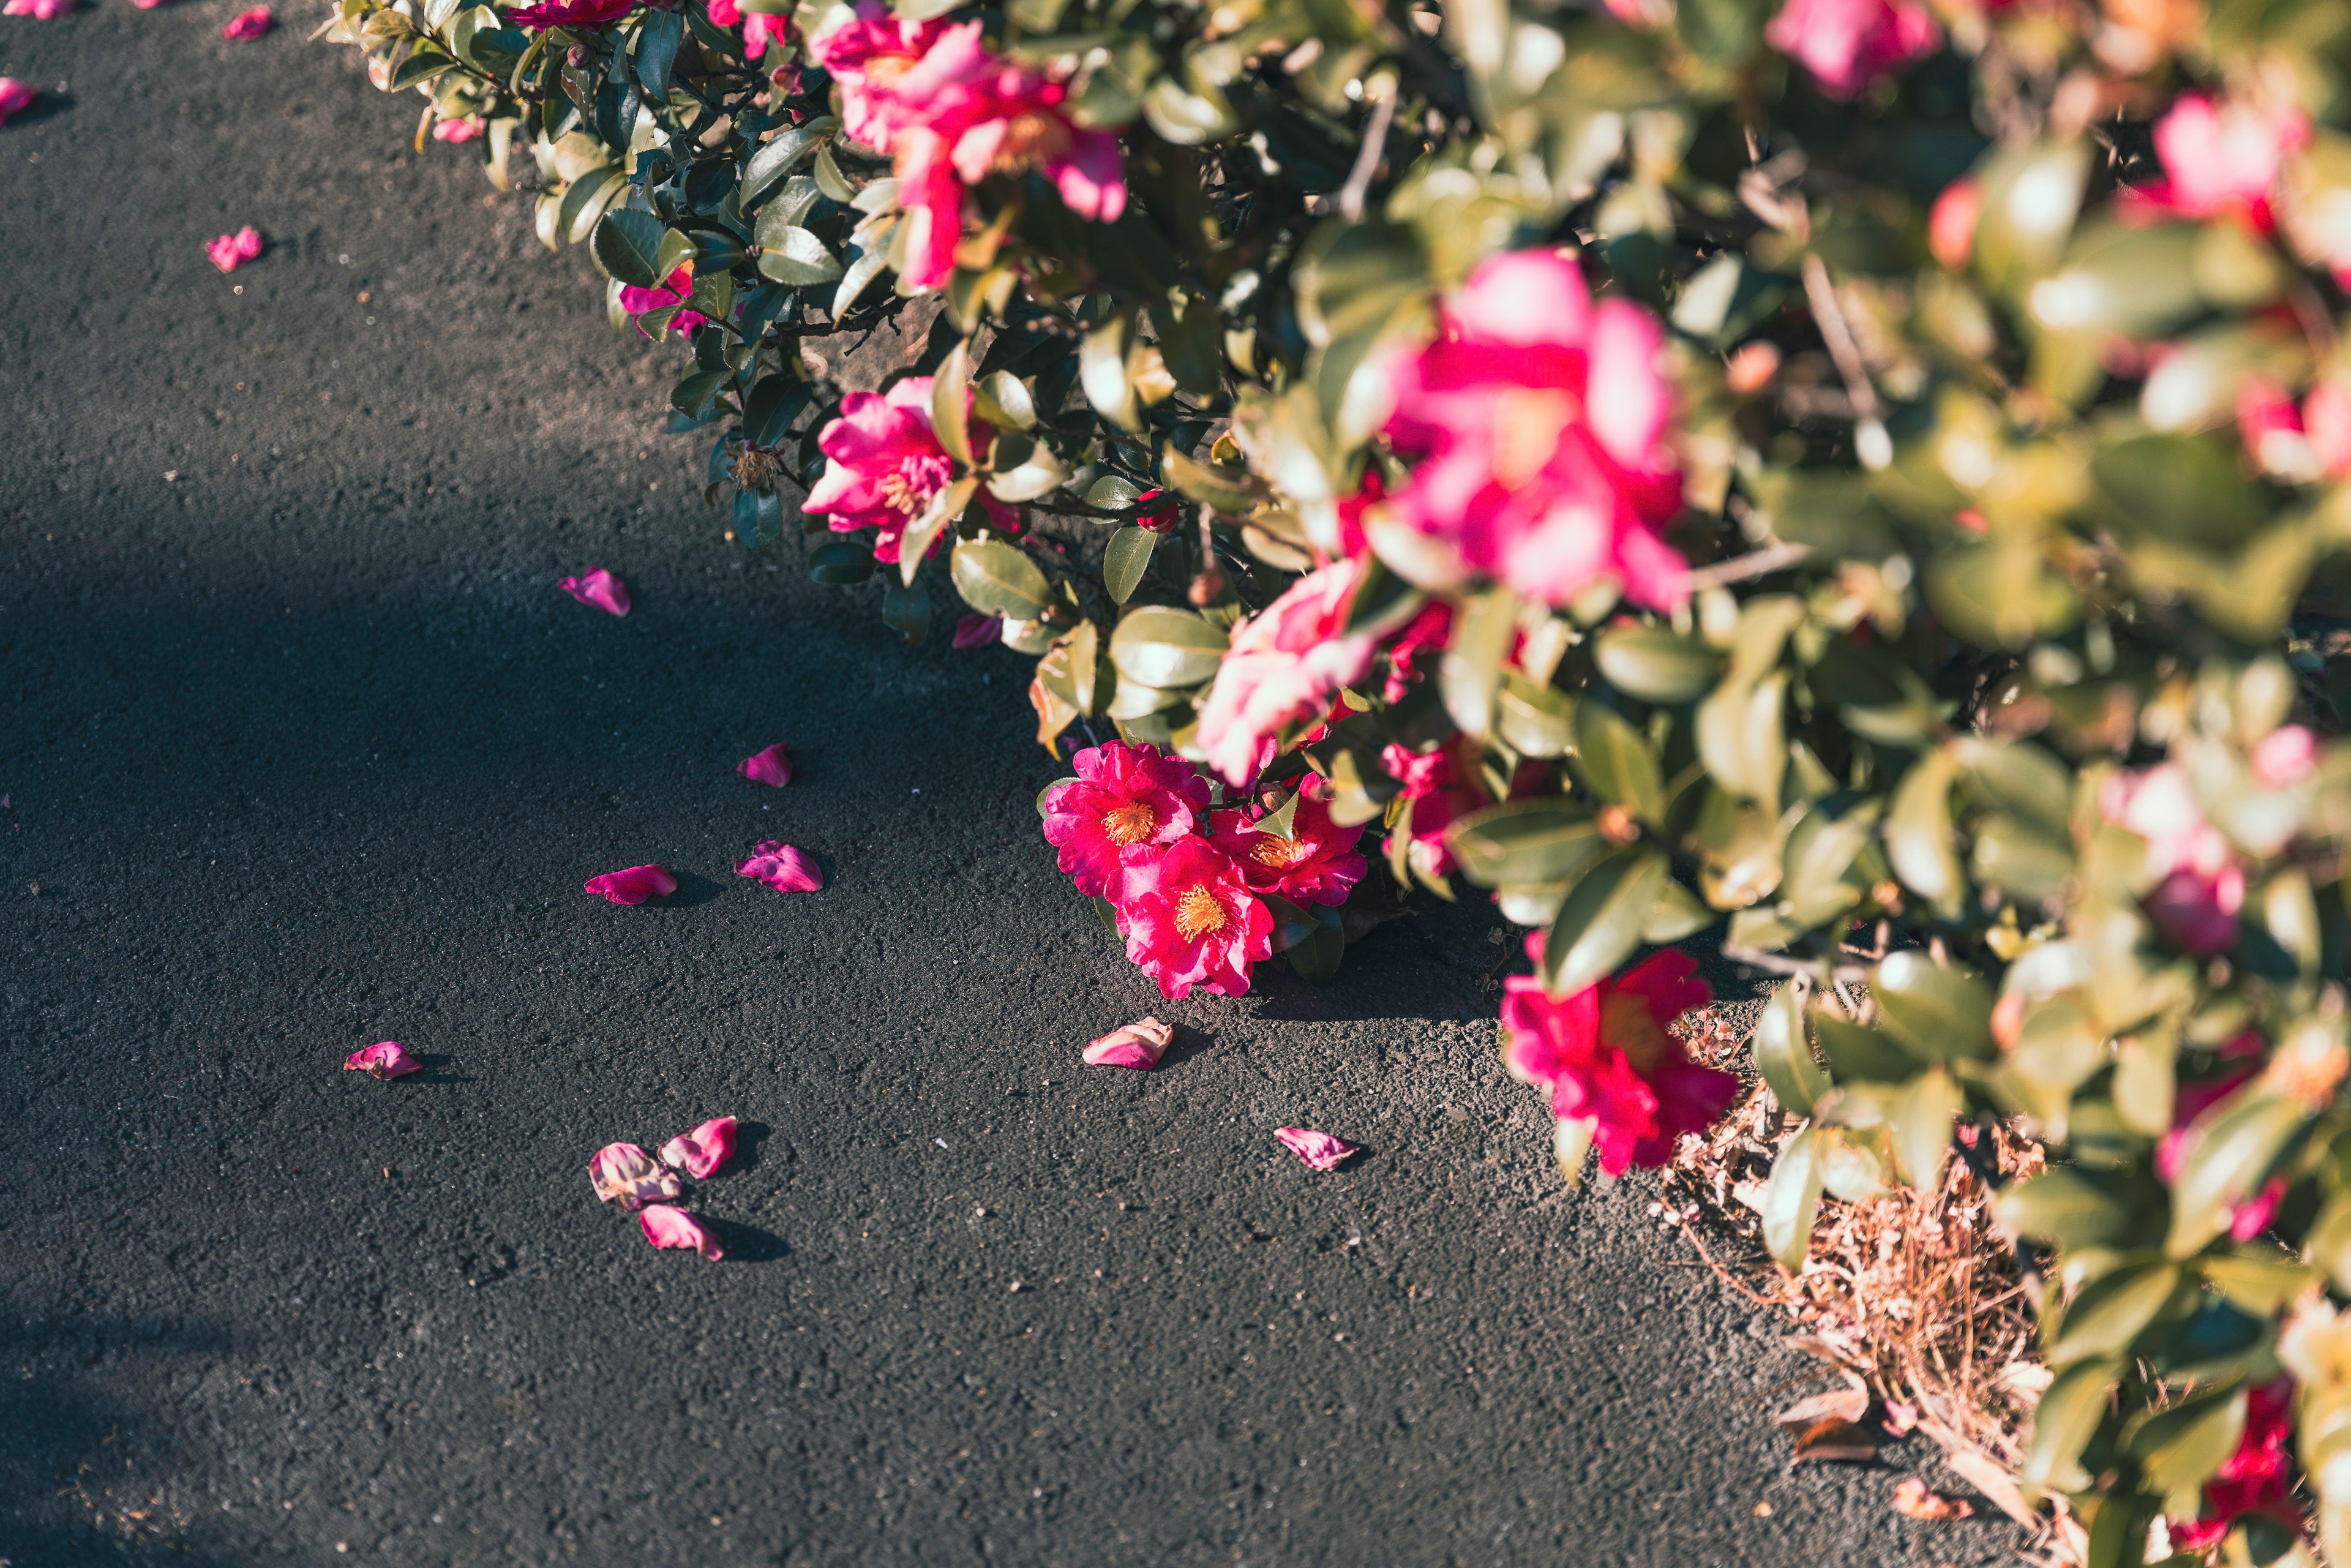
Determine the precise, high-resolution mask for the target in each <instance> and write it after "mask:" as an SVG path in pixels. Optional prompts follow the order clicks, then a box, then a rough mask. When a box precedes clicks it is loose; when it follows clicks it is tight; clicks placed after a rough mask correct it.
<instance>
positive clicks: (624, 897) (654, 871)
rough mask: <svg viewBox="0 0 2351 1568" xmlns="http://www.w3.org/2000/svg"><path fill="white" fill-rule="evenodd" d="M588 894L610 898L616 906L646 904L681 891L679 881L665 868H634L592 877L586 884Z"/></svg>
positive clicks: (646, 866)
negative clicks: (648, 900) (652, 899)
mask: <svg viewBox="0 0 2351 1568" xmlns="http://www.w3.org/2000/svg"><path fill="white" fill-rule="evenodd" d="M585 888H586V891H587V892H590V893H592V894H596V896H598V897H599V898H609V899H611V901H612V902H613V903H615V904H643V902H644V901H645V900H646V899H648V898H667V897H668V896H669V895H670V894H673V893H675V892H676V891H677V878H675V877H674V876H672V875H671V874H670V873H669V870H668V868H667V867H664V866H657V865H632V866H630V867H629V868H627V869H626V870H624V871H608V872H606V873H604V874H603V875H601V876H591V877H590V878H589V879H588V881H587V883H585Z"/></svg>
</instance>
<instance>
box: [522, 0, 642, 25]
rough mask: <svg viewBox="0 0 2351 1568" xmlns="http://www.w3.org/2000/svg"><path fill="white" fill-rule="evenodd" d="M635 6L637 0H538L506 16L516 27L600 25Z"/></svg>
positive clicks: (615, 20) (613, 20)
mask: <svg viewBox="0 0 2351 1568" xmlns="http://www.w3.org/2000/svg"><path fill="white" fill-rule="evenodd" d="M636 8H637V0H540V3H539V4H538V5H526V6H524V7H523V8H522V9H521V10H519V11H509V12H507V14H506V19H507V21H509V22H511V23H513V24H514V25H515V26H517V27H539V28H545V27H601V26H603V25H604V24H605V23H607V22H617V21H619V20H620V19H621V18H622V17H623V16H627V15H628V14H629V13H630V12H632V11H633V10H635V9H636Z"/></svg>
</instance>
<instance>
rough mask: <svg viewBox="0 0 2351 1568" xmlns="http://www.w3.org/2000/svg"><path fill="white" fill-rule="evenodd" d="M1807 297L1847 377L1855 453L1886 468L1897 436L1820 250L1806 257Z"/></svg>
mask: <svg viewBox="0 0 2351 1568" xmlns="http://www.w3.org/2000/svg"><path fill="white" fill-rule="evenodd" d="M1804 298H1805V300H1806V302H1808V303H1809V304H1810V305H1811V306H1812V308H1813V320H1814V321H1815V322H1817V323H1818V324H1819V326H1820V329H1821V340H1822V341H1823V342H1824V343H1826V344H1827V345H1828V350H1829V358H1830V359H1832V360H1834V361H1836V368H1837V374H1838V375H1840V376H1842V377H1844V391H1845V395H1846V396H1847V397H1849V398H1851V399H1853V412H1854V416H1855V418H1854V442H1853V444H1854V455H1855V456H1856V457H1858V458H1860V459H1861V465H1862V466H1863V467H1865V468H1871V469H1876V468H1883V467H1885V466H1886V465H1887V464H1888V463H1890V462H1892V461H1893V460H1894V439H1893V437H1891V436H1889V435H1887V434H1886V421H1885V418H1884V417H1883V414H1882V412H1881V410H1880V409H1879V407H1878V402H1877V388H1876V384H1875V383H1873V382H1871V381H1870V379H1869V366H1868V365H1867V364H1866V363H1865V362H1864V361H1863V360H1862V357H1861V345H1860V344H1858V343H1856V342H1855V341H1854V337H1853V329H1852V328H1851V327H1849V326H1847V325H1846V324H1845V319H1844V307H1842V306H1840V305H1839V304H1838V303H1837V297H1836V286H1835V285H1834V284H1833V283H1831V282H1830V281H1829V269H1828V265H1827V264H1826V263H1825V262H1823V261H1822V260H1821V258H1820V253H1819V252H1817V251H1812V252H1807V253H1806V254H1805V256H1804Z"/></svg>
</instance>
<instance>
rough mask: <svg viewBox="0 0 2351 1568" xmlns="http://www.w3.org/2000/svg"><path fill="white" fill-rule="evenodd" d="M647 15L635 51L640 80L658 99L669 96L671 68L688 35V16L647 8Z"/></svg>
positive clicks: (639, 29)
mask: <svg viewBox="0 0 2351 1568" xmlns="http://www.w3.org/2000/svg"><path fill="white" fill-rule="evenodd" d="M644 17H645V19H644V23H643V26H640V27H639V28H638V29H637V42H636V47H635V49H634V50H633V56H634V58H635V62H636V68H637V80H638V81H639V82H640V83H642V84H643V87H644V89H645V90H646V91H647V92H649V93H651V94H653V98H654V99H655V100H656V101H659V100H660V99H665V98H667V97H668V96H669V73H670V68H671V66H672V65H673V64H674V63H675V62H676V59H677V47H678V45H679V44H680V43H681V42H683V41H684V37H685V18H684V16H682V15H680V14H679V13H678V12H675V11H647V12H646V13H645V14H644Z"/></svg>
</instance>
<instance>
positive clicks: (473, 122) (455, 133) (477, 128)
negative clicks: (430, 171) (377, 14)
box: [433, 114, 642, 330]
mask: <svg viewBox="0 0 2351 1568" xmlns="http://www.w3.org/2000/svg"><path fill="white" fill-rule="evenodd" d="M481 134H482V117H481V116H480V115H478V114H469V115H467V116H465V118H464V119H463V120H434V122H433V140H434V141H475V140H476V139H477V138H479V137H480V135H481ZM641 330H642V329H641Z"/></svg>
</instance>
